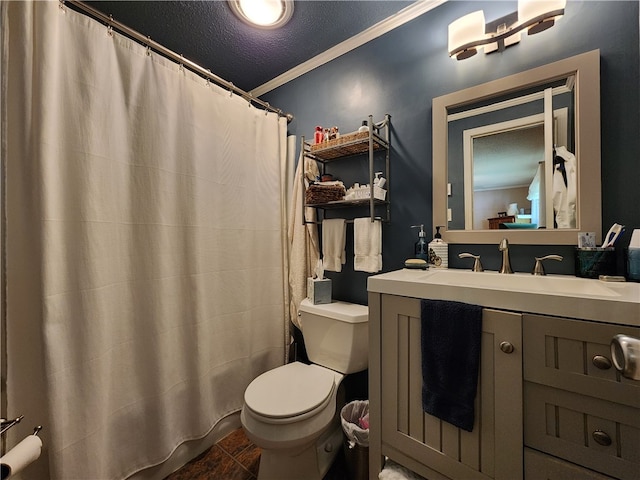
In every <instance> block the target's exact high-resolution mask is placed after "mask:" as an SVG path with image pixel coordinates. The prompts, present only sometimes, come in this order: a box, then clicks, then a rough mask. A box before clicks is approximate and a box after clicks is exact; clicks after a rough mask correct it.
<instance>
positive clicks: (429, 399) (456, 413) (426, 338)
mask: <svg viewBox="0 0 640 480" xmlns="http://www.w3.org/2000/svg"><path fill="white" fill-rule="evenodd" d="M420 309H421V311H420V315H421V324H422V338H421V343H422V380H423V383H422V408H423V409H424V411H425V412H427V413H429V414H431V415H434V416H436V417H438V418H440V419H441V420H444V421H446V422H449V423H451V424H452V425H455V426H456V427H459V428H462V429H464V430H467V431H469V432H470V431H471V430H473V420H474V400H475V397H476V390H477V387H478V369H479V362H480V336H481V335H482V307H480V306H478V305H469V304H467V303H460V302H450V301H444V300H422V302H421V305H420Z"/></svg>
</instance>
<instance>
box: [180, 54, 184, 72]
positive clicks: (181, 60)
mask: <svg viewBox="0 0 640 480" xmlns="http://www.w3.org/2000/svg"><path fill="white" fill-rule="evenodd" d="M183 60H184V57H183V56H182V54H180V71H181V72H184V65H183V63H184V62H183Z"/></svg>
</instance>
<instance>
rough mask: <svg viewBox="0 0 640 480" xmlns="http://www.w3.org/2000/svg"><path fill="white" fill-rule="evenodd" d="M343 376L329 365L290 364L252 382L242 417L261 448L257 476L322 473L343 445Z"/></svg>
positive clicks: (295, 478) (277, 478) (269, 479)
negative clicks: (340, 411)
mask: <svg viewBox="0 0 640 480" xmlns="http://www.w3.org/2000/svg"><path fill="white" fill-rule="evenodd" d="M342 378H343V375H341V374H339V373H337V372H334V371H333V370H330V369H328V368H324V367H321V366H318V365H306V364H304V363H300V362H294V363H289V364H287V365H283V366H282V367H278V368H276V369H274V370H270V371H268V372H266V373H263V374H262V375H260V376H259V377H258V378H256V379H255V380H254V381H253V382H251V384H250V385H249V387H248V388H247V390H246V392H245V402H244V406H243V407H242V412H241V414H240V419H241V422H242V426H243V427H244V430H245V432H246V434H247V436H248V437H249V438H250V439H251V440H252V441H253V443H255V444H256V445H258V446H260V447H261V448H262V454H261V456H260V469H259V475H258V478H259V479H260V480H289V479H290V480H321V479H322V478H323V477H324V475H325V474H326V473H327V471H328V470H329V468H330V467H331V463H332V462H333V460H334V458H335V456H336V454H337V453H338V452H339V450H340V448H341V444H342V430H341V426H340V421H339V418H338V414H339V409H338V408H337V405H338V404H339V405H340V406H341V405H342V404H343V403H344V401H343V400H342V401H341V400H339V398H340V397H342V396H343V395H341V394H339V386H340V382H341V381H342ZM340 393H341V391H340Z"/></svg>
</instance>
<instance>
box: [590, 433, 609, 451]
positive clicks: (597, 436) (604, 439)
mask: <svg viewBox="0 0 640 480" xmlns="http://www.w3.org/2000/svg"><path fill="white" fill-rule="evenodd" d="M591 436H592V437H593V439H594V440H595V441H596V443H597V444H598V445H602V446H603V447H608V446H609V445H611V437H610V436H609V434H608V433H607V432H603V431H602V430H595V431H594V432H593V433H592V434H591Z"/></svg>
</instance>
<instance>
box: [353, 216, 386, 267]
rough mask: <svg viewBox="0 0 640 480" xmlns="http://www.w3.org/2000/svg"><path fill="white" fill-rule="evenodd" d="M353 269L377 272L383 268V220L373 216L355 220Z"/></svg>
mask: <svg viewBox="0 0 640 480" xmlns="http://www.w3.org/2000/svg"><path fill="white" fill-rule="evenodd" d="M353 252H354V254H355V258H354V261H353V269H354V270H359V271H362V272H369V273H375V272H379V271H380V270H382V222H380V221H378V220H375V221H373V222H372V221H371V218H369V217H367V218H356V219H355V220H354V221H353Z"/></svg>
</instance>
